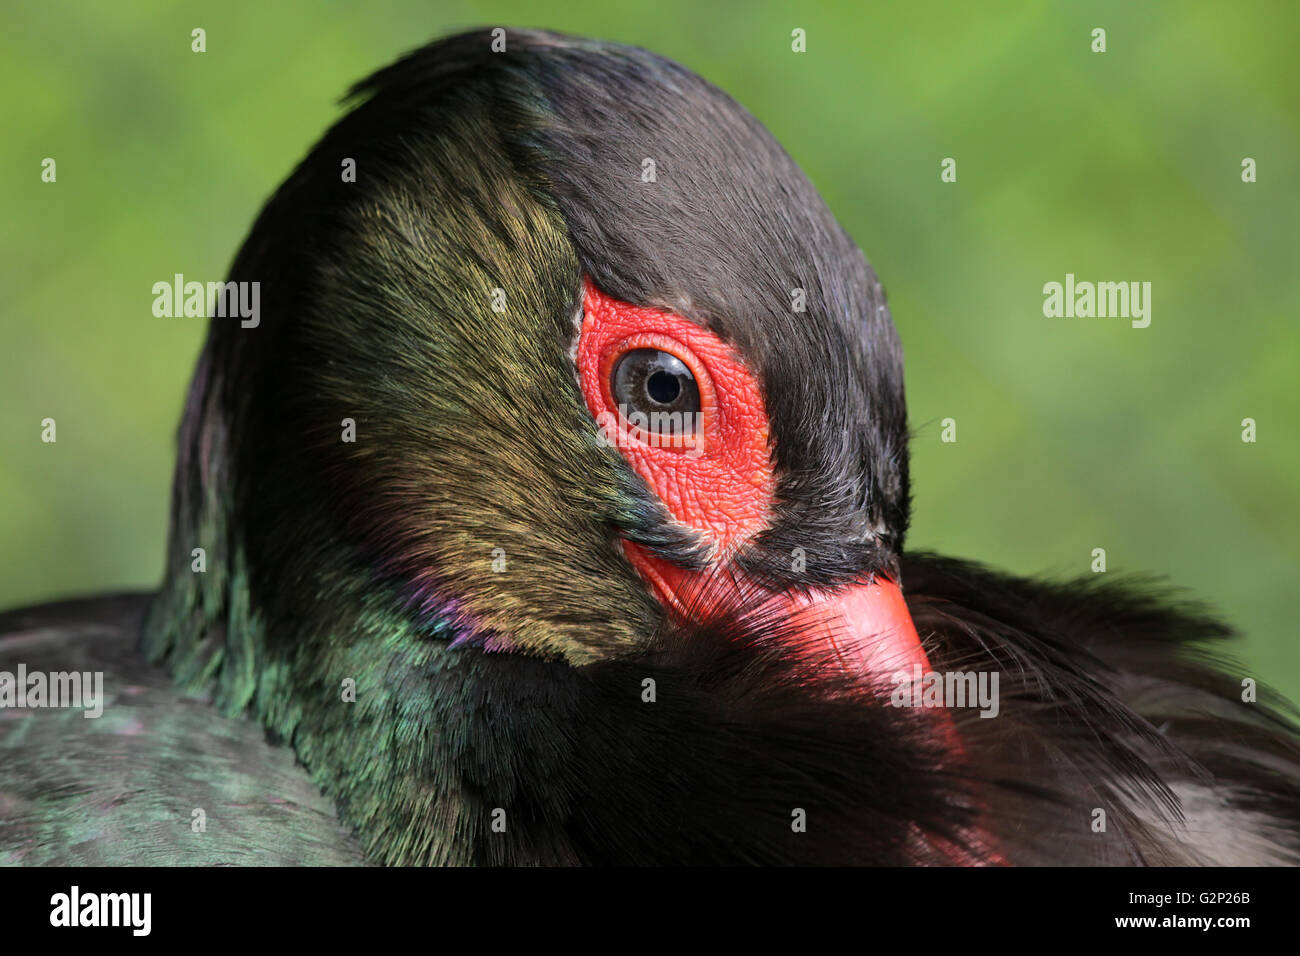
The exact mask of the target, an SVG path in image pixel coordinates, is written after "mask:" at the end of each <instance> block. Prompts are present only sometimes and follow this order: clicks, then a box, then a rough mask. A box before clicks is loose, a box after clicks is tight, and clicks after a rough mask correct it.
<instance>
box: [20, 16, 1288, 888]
mask: <svg viewBox="0 0 1300 956" xmlns="http://www.w3.org/2000/svg"><path fill="white" fill-rule="evenodd" d="M355 99H356V100H357V104H356V108H355V109H354V110H353V111H352V112H351V113H349V114H348V115H347V116H346V117H345V118H344V119H342V120H341V121H340V122H339V123H338V124H337V125H336V126H335V127H334V128H333V129H331V130H330V131H329V132H328V133H327V134H326V136H325V137H324V138H323V139H322V141H321V142H320V143H319V144H318V145H317V146H316V147H315V148H314V149H313V151H312V152H311V153H310V154H309V155H308V157H307V158H306V159H305V160H304V161H303V162H302V164H301V165H300V166H299V167H298V168H297V170H295V172H294V173H293V174H292V175H291V176H290V178H289V179H288V180H287V181H286V183H285V184H284V185H283V186H282V187H280V189H279V190H278V191H277V192H276V194H275V195H274V196H273V197H272V199H271V200H270V201H269V202H268V204H267V206H266V207H265V209H264V210H263V212H262V214H261V215H260V217H259V218H258V221H257V222H256V223H255V225H254V227H253V230H252V232H251V234H250V236H249V238H248V240H247V241H246V242H245V244H244V247H243V249H242V250H241V252H240V254H239V255H238V257H237V258H236V260H235V263H234V266H233V268H232V271H231V276H230V278H231V280H232V281H256V282H260V283H261V286H262V303H263V316H264V317H263V320H262V322H261V324H260V326H259V327H258V328H255V329H246V328H242V327H241V326H240V325H239V323H231V322H223V320H221V319H219V318H217V319H213V321H212V325H211V329H210V333H209V337H208V341H207V344H206V345H205V348H204V351H203V354H202V356H201V357H200V359H199V364H198V368H197V370H196V373H195V376H194V380H193V384H192V386H191V390H190V395H189V400H188V404H187V406H186V411H185V414H184V418H183V420H182V423H181V430H180V454H179V458H178V463H177V469H176V475H175V484H174V489H173V514H172V528H171V538H170V542H169V546H168V559H167V570H166V575H165V580H164V583H163V587H162V590H161V591H160V592H159V593H158V594H157V595H154V596H152V597H150V598H148V599H146V598H143V597H136V598H123V599H120V600H115V601H106V602H99V603H96V602H89V603H83V604H69V605H63V606H59V607H55V608H47V609H34V610H32V611H27V612H11V613H10V614H8V615H5V616H4V617H0V672H3V671H5V670H6V668H8V667H9V665H10V664H13V665H15V666H16V665H17V663H19V662H23V663H25V664H26V666H27V667H29V668H31V669H39V668H44V669H46V670H50V671H58V670H67V669H69V668H73V667H76V668H79V669H91V670H96V669H97V670H102V671H104V672H105V675H106V676H105V683H106V687H107V688H108V689H109V691H110V695H109V697H110V701H111V707H109V708H107V709H106V714H105V718H103V719H102V720H87V719H84V718H83V717H82V716H81V714H80V712H75V711H74V712H66V711H44V710H42V711H33V712H30V713H18V712H13V711H9V712H0V716H3V717H4V718H5V719H4V720H3V721H0V735H2V736H0V753H2V754H3V755H4V759H3V760H0V859H2V860H6V861H8V862H30V863H49V862H89V863H110V862H185V863H221V862H227V863H244V862H255V861H256V862H302V863H353V862H359V861H361V860H368V861H372V862H379V863H396V864H411V863H439V864H478V863H486V864H519V863H534V864H535V863H543V864H551V863H556V864H559V863H731V862H743V863H866V864H902V863H940V864H942V863H985V864H1001V863H1028V864H1038V863H1116V864H1138V863H1155V864H1163V863H1180V862H1189V863H1229V862H1253V863H1271V862H1296V861H1297V859H1298V858H1300V856H1298V855H1300V834H1298V833H1297V825H1296V824H1297V820H1300V750H1298V749H1297V737H1296V731H1295V728H1294V725H1293V724H1292V723H1290V720H1289V717H1287V716H1285V714H1284V713H1283V712H1282V711H1283V710H1284V705H1277V706H1273V707H1271V708H1270V707H1269V706H1267V705H1266V704H1265V703H1251V702H1246V701H1243V700H1242V698H1241V693H1240V692H1241V679H1240V677H1237V676H1235V675H1234V672H1232V671H1231V670H1229V669H1226V667H1225V666H1224V665H1222V664H1218V663H1215V662H1214V661H1213V658H1214V656H1215V655H1216V654H1217V653H1218V648H1219V647H1220V646H1221V645H1222V644H1223V641H1224V640H1225V638H1226V637H1227V636H1228V632H1227V630H1226V629H1225V628H1224V627H1223V626H1222V625H1220V624H1218V623H1217V622H1216V621H1215V620H1214V619H1213V618H1212V617H1210V616H1207V615H1206V614H1205V613H1204V612H1203V611H1200V610H1198V609H1196V608H1187V607H1182V606H1179V605H1178V604H1177V603H1176V602H1173V601H1172V600H1171V599H1169V598H1168V597H1167V596H1162V595H1159V594H1156V593H1155V592H1153V591H1152V589H1151V588H1150V586H1146V585H1142V584H1140V583H1137V584H1133V585H1125V584H1103V583H1098V582H1097V581H1096V580H1089V581H1074V582H1066V583H1062V584H1047V583H1041V582H1034V581H1028V580H1023V579H1017V578H1013V577H1009V576H1006V575H1000V574H997V573H994V572H991V571H989V570H986V569H983V568H981V567H978V566H975V565H969V564H963V563H959V562H954V561H950V560H946V559H942V558H937V557H932V556H925V555H914V554H911V553H909V552H907V551H906V550H905V548H904V540H905V534H906V528H907V521H908V514H909V508H910V495H909V486H908V463H907V449H906V444H907V421H906V407H905V402H904V399H903V388H902V353H901V348H900V346H899V342H898V338H897V335H896V333H895V331H894V328H893V325H892V321H891V319H890V316H889V312H888V309H887V307H886V305H885V298H884V292H883V289H882V287H881V286H880V283H879V280H878V279H877V278H876V276H875V274H874V273H873V272H872V270H871V268H870V267H869V266H868V265H867V263H866V261H865V259H864V258H863V256H862V254H861V253H860V252H859V251H858V249H857V247H856V246H855V245H854V244H853V241H852V240H851V239H850V238H849V237H848V235H847V234H846V233H845V232H844V230H843V229H842V228H840V226H839V224H838V223H837V222H836V221H835V219H834V217H833V216H832V215H831V214H830V211H829V210H828V209H826V207H825V205H824V203H823V202H822V201H821V199H820V197H819V196H818V195H817V192H816V190H815V189H814V188H813V186H812V185H811V183H809V182H808V180H807V179H806V177H804V176H803V174H802V173H801V172H800V171H799V169H798V167H797V166H796V165H795V164H794V162H793V161H792V160H791V159H790V157H789V156H788V155H786V153H785V152H784V151H783V150H782V149H781V148H780V146H779V145H778V144H777V143H776V142H775V140H774V139H772V137H771V136H770V134H768V133H767V131H766V130H764V129H763V127H762V126H761V124H759V123H758V121H757V120H755V119H754V118H753V117H752V116H750V115H749V114H748V113H746V112H745V111H744V110H743V109H741V108H740V107H739V106H738V105H737V104H735V103H734V101H732V100H731V99H730V98H729V97H727V96H726V95H725V94H724V93H722V92H721V91H719V90H717V89H716V88H714V87H712V86H710V85H709V84H707V83H705V82H704V81H703V80H701V79H700V78H699V77H697V76H695V75H694V74H692V73H690V72H689V71H687V70H685V69H683V68H682V67H680V66H677V65H676V64H673V63H670V62H669V61H666V60H663V59H662V58H660V57H657V56H654V55H653V54H650V53H647V52H646V51H643V50H636V49H632V48H627V47H621V46H618V45H615V44H602V43H596V42H593V41H586V40H580V39H574V38H567V37H560V36H558V35H554V34H548V33H540V32H532V31H511V32H509V34H508V38H507V47H506V50H505V51H497V50H495V49H494V48H493V39H492V38H491V37H490V36H489V35H488V34H487V33H477V34H465V35H462V36H460V37H454V38H450V39H448V40H445V41H441V42H440V43H437V44H434V45H432V46H431V47H428V48H425V49H423V50H420V51H417V52H416V53H414V54H412V55H410V56H409V57H407V58H405V59H404V60H402V61H399V62H398V63H396V64H394V65H393V66H391V67H389V68H387V69H385V70H383V71H381V72H380V73H378V74H376V75H375V76H374V77H372V78H371V79H370V80H368V81H366V82H365V83H363V84H362V85H361V86H359V87H358V89H357V91H356V93H355ZM647 160H655V162H653V163H652V164H651V165H650V166H647V165H646V161H647ZM347 161H351V162H353V163H354V164H355V168H356V171H357V176H356V178H355V180H349V179H347V178H346V177H341V176H340V173H339V171H340V166H341V165H343V166H346V162H347ZM647 169H653V171H654V174H653V175H651V176H649V177H647V176H646V175H645V173H646V170H647ZM792 293H798V295H795V296H794V299H797V300H798V301H799V302H800V304H801V308H799V309H794V308H791V302H792ZM610 303H613V304H612V305H611V304H610ZM611 314H616V315H617V320H618V321H619V322H630V323H633V326H635V323H637V322H643V323H646V330H643V331H645V334H644V335H642V336H641V337H640V338H636V337H635V336H630V337H625V336H624V334H623V332H624V331H625V330H622V326H620V327H619V329H620V331H618V332H617V334H615V333H614V332H611V331H610V326H609V325H608V322H609V321H611V320H609V318H608V315H611ZM602 322H605V323H606V324H605V325H602V324H601V323H602ZM674 330H676V332H675V331H674ZM677 333H681V334H677ZM602 336H603V337H602ZM634 339H635V341H634ZM689 342H695V343H697V344H696V346H694V347H688V345H689ZM683 343H687V344H683ZM699 343H702V344H699ZM606 346H608V349H609V350H612V351H609V352H608V354H607V352H606V351H602V349H605V348H606ZM620 348H621V349H624V351H623V352H619V351H618V349H620ZM629 349H641V350H643V351H644V350H646V349H649V350H651V351H654V350H659V351H660V352H661V353H662V354H665V355H670V356H671V357H672V358H673V360H674V361H676V362H677V364H676V365H674V366H671V367H673V368H676V369H679V371H678V372H675V373H674V374H676V375H678V376H679V377H680V378H679V380H680V381H683V382H687V383H688V384H690V386H691V388H692V389H694V388H696V386H698V395H699V396H704V397H705V398H701V403H702V411H701V412H700V414H701V415H702V416H703V417H704V419H705V420H706V421H707V422H709V423H710V424H709V426H708V428H706V429H705V434H707V435H708V436H709V441H710V442H712V443H713V445H712V447H711V448H710V449H708V452H707V454H705V456H704V458H705V459H706V461H705V462H704V464H699V463H697V462H695V461H694V460H693V459H690V458H680V457H672V456H673V454H675V453H673V452H671V451H664V450H663V449H660V448H657V447H650V446H646V447H642V446H637V447H636V448H630V447H626V446H624V447H621V448H620V447H619V445H618V443H617V442H611V441H609V440H607V439H608V437H609V436H608V435H605V434H603V433H602V430H601V429H599V428H598V427H597V421H598V420H599V416H598V415H597V409H598V408H599V407H600V405H601V402H602V401H605V400H607V398H608V395H606V394H605V393H603V392H602V391H601V390H602V388H604V385H605V382H606V379H607V378H608V376H607V374H606V373H607V371H608V367H613V365H612V364H611V363H616V362H621V361H623V360H624V358H626V355H627V354H630V353H629V352H628V351H627V350H629ZM679 360H680V361H679ZM602 363H604V364H602ZM619 367H621V366H619ZM665 367H667V366H665ZM747 390H748V391H747ZM753 393H757V395H758V399H757V400H756V401H750V402H748V403H747V404H746V405H745V407H744V408H741V409H735V408H730V407H728V401H730V400H731V396H734V395H737V394H753ZM690 394H695V393H690ZM706 398H707V400H706ZM759 405H761V406H762V407H758V406H759ZM619 414H621V412H620V413H619ZM710 416H711V417H710ZM710 428H711V429H712V431H709V430H708V429H710ZM349 433H350V437H344V436H348V435H349ZM625 438H626V436H624V439H625ZM756 446H757V447H759V448H760V450H766V451H765V453H764V454H763V455H762V456H761V457H762V459H763V461H762V462H761V467H753V468H751V470H750V471H749V472H745V473H744V474H743V475H742V478H741V480H739V481H737V482H736V483H735V484H736V485H737V489H738V490H737V498H736V500H739V501H743V502H744V508H743V509H742V508H735V509H733V508H732V506H731V504H730V503H729V499H725V500H719V499H718V498H716V497H712V496H710V495H708V494H704V493H702V492H701V490H700V489H701V487H704V486H703V485H701V484H699V483H698V481H699V478H698V476H699V474H701V472H700V471H699V469H700V468H702V467H706V466H707V465H708V459H709V456H710V455H712V456H715V457H716V456H724V457H725V455H726V454H729V453H730V452H731V451H734V450H735V448H742V449H748V450H749V451H752V450H753V448H754V447H756ZM729 463H731V459H727V462H724V464H728V467H730V464H729ZM714 465H717V462H714ZM733 471H734V469H733ZM709 474H710V476H711V477H710V480H711V481H713V480H715V479H716V478H717V476H718V475H728V474H732V471H728V470H727V468H724V467H722V466H720V465H719V466H718V467H716V468H715V469H714V471H712V472H710V473H709ZM709 487H712V486H709ZM742 510H743V511H744V521H743V522H742V521H741V520H740V519H739V517H738V513H739V512H740V511H742ZM195 549H202V552H203V561H204V562H205V564H204V566H203V567H202V568H197V567H196V564H195V560H196V559H195V553H196V551H195ZM792 555H796V556H797V558H796V560H793V561H792V560H791V556H792ZM652 584H653V585H654V586H653V587H652V586H650V585H652ZM900 588H901V591H902V594H903V595H904V597H905V599H906V605H903V604H902V603H901V601H899V602H897V603H896V604H891V603H890V600H891V596H892V597H896V596H897V594H898V592H899V589H900ZM849 598H852V599H853V600H849ZM146 600H147V609H146V607H145V602H146ZM868 607H871V608H885V609H886V610H885V611H882V612H881V613H882V614H883V615H884V616H882V617H880V618H879V619H876V618H871V619H856V618H854V617H853V616H852V613H850V610H846V609H862V608H868ZM810 608H811V609H812V611H815V612H817V613H819V614H824V615H825V617H824V618H821V617H816V616H815V615H811V612H810V611H809V609H810ZM864 613H865V612H864ZM871 613H875V612H874V611H873V612H871ZM141 615H143V618H142V617H141ZM810 615H811V616H810ZM836 615H838V616H836ZM850 636H851V637H852V638H853V640H852V641H850V640H849V638H850ZM873 640H874V641H878V642H880V645H881V646H887V647H888V648H889V649H890V651H891V653H893V652H895V651H896V652H897V654H898V655H902V656H899V657H897V659H898V660H904V659H906V660H908V661H915V662H917V663H918V666H919V665H920V662H924V663H925V664H926V665H927V666H929V667H930V668H932V669H933V670H934V671H936V672H940V673H945V674H951V673H979V674H985V675H989V674H995V673H996V674H997V675H998V676H999V678H1000V685H999V688H998V690H999V701H998V708H997V711H998V715H997V717H996V718H995V719H986V718H985V717H981V716H980V714H979V712H978V711H977V710H974V709H971V708H961V707H948V708H944V709H943V715H942V716H939V715H936V714H934V713H930V712H928V711H927V710H926V709H925V708H921V709H919V710H918V709H916V708H909V707H900V706H893V703H895V702H894V701H893V700H892V695H893V693H894V692H895V691H896V690H897V686H896V685H897V682H896V681H895V680H894V676H895V675H894V674H893V673H892V672H891V670H889V669H887V668H886V669H879V668H875V667H874V666H869V667H867V668H866V669H865V671H862V670H861V669H858V670H855V669H854V668H853V667H847V668H846V666H845V665H844V660H845V658H844V657H843V656H842V655H841V652H842V651H843V649H844V648H845V647H848V646H850V645H852V648H853V649H856V650H858V651H861V650H862V645H863V642H865V643H866V644H870V643H871V642H872V641H873ZM854 641H856V642H857V643H853V642H854ZM877 650H878V648H877ZM880 659H881V658H880V655H879V654H877V655H876V656H872V655H870V654H859V656H858V657H857V658H856V660H858V661H859V662H863V661H866V662H872V661H879V660H880ZM886 659H890V658H888V656H887V655H886ZM110 714H111V719H110V716H109V715H110ZM196 811H201V812H202V816H203V819H205V820H206V826H205V828H204V827H200V828H197V829H196V828H195V826H194V820H195V819H196V818H195V812H196ZM1099 813H1100V814H1101V816H1100V817H1099V816H1098V814H1099ZM800 814H802V815H803V819H804V822H805V823H806V825H804V826H796V825H792V819H794V820H798V819H800ZM1099 820H1103V821H1104V826H1100V827H1099V826H1098V821H1099Z"/></svg>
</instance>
